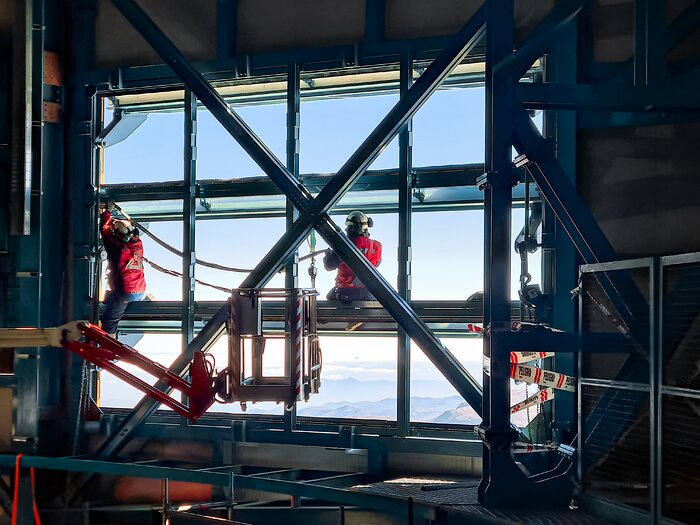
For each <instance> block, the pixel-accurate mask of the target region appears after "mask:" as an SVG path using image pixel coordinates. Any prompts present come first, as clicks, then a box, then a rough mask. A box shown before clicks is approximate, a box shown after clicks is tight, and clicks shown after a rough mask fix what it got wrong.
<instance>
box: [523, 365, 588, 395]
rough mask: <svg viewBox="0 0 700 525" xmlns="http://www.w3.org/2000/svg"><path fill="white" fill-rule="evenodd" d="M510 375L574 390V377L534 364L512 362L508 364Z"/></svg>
mask: <svg viewBox="0 0 700 525" xmlns="http://www.w3.org/2000/svg"><path fill="white" fill-rule="evenodd" d="M510 377H512V378H513V379H515V380H516V381H524V382H525V383H530V384H535V385H540V386H544V387H550V388H556V389H557V390H566V391H567V392H574V391H575V390H576V378H575V377H571V376H567V375H565V374H560V373H559V372H552V371H550V370H544V369H542V368H537V367H535V366H529V365H521V364H512V365H510Z"/></svg>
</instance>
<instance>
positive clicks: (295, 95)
mask: <svg viewBox="0 0 700 525" xmlns="http://www.w3.org/2000/svg"><path fill="white" fill-rule="evenodd" d="M300 73H301V66H300V65H299V64H290V65H289V68H288V69H287V169H288V170H289V173H291V174H292V176H294V177H295V178H296V179H298V178H299V133H300V131H301V91H300V90H301V83H300V77H299V75H300ZM286 217H287V230H289V229H290V228H291V227H292V225H293V224H294V221H295V220H297V218H298V217H299V212H298V211H297V210H296V208H295V207H294V205H293V204H292V202H291V201H290V200H287V210H286ZM284 268H285V274H284V287H285V288H298V287H299V252H298V251H295V252H294V254H292V256H291V257H290V258H289V259H288V260H287V262H286V264H285V267H284ZM292 299H293V298H292V297H290V298H289V300H290V301H292ZM292 304H293V303H292V302H290V305H292ZM292 310H293V308H290V310H289V312H291V311H292ZM291 320H292V319H291V318H289V319H287V323H286V324H287V327H286V331H287V333H288V334H290V337H288V338H287V342H286V346H287V351H286V353H287V356H293V352H294V346H293V345H292V337H291V333H292V330H293V329H294V326H293V324H292V323H291ZM289 366H290V367H292V366H293V362H292V361H291V360H290V362H289ZM289 377H293V374H290V375H289ZM296 419H297V405H296V403H294V405H293V407H292V409H291V410H285V412H284V428H285V430H289V431H291V430H293V429H294V428H295V427H296Z"/></svg>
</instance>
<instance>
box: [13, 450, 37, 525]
mask: <svg viewBox="0 0 700 525" xmlns="http://www.w3.org/2000/svg"><path fill="white" fill-rule="evenodd" d="M21 462H22V454H17V458H16V459H15V493H14V498H13V499H12V525H17V507H18V505H19V470H20V464H21ZM29 477H30V478H31V480H32V505H33V507H34V523H35V524H36V525H41V520H40V519H39V509H37V508H36V500H35V499H34V497H33V494H34V467H31V468H30V469H29Z"/></svg>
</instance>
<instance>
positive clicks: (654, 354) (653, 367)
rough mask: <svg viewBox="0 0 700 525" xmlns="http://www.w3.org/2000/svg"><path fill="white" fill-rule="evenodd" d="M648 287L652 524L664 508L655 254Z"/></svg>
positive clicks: (660, 284) (659, 276) (660, 286)
mask: <svg viewBox="0 0 700 525" xmlns="http://www.w3.org/2000/svg"><path fill="white" fill-rule="evenodd" d="M649 270H650V272H651V275H650V277H651V279H650V283H651V285H650V289H649V319H650V320H651V323H650V327H651V330H650V333H649V337H650V340H649V348H650V349H651V352H650V353H649V355H650V356H651V359H649V378H650V381H651V388H650V391H649V409H650V412H649V423H650V424H649V430H650V433H651V435H650V436H649V442H650V443H651V446H650V447H649V448H650V462H649V466H650V472H649V480H650V481H651V509H650V512H651V517H652V520H651V522H652V523H662V510H663V496H664V488H663V468H662V467H663V463H662V462H663V394H662V390H661V389H662V385H663V366H664V346H663V318H664V317H663V297H664V280H663V276H664V273H663V270H664V267H663V266H662V264H661V259H660V258H659V257H654V259H653V261H652V263H651V268H650V269H649Z"/></svg>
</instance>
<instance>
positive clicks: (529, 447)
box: [511, 441, 557, 454]
mask: <svg viewBox="0 0 700 525" xmlns="http://www.w3.org/2000/svg"><path fill="white" fill-rule="evenodd" d="M556 449H557V445H555V444H554V443H545V444H544V445H539V444H535V445H533V444H532V443H524V442H521V441H516V442H515V443H513V445H511V450H512V452H513V454H530V453H532V452H552V451H553V450H556Z"/></svg>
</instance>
